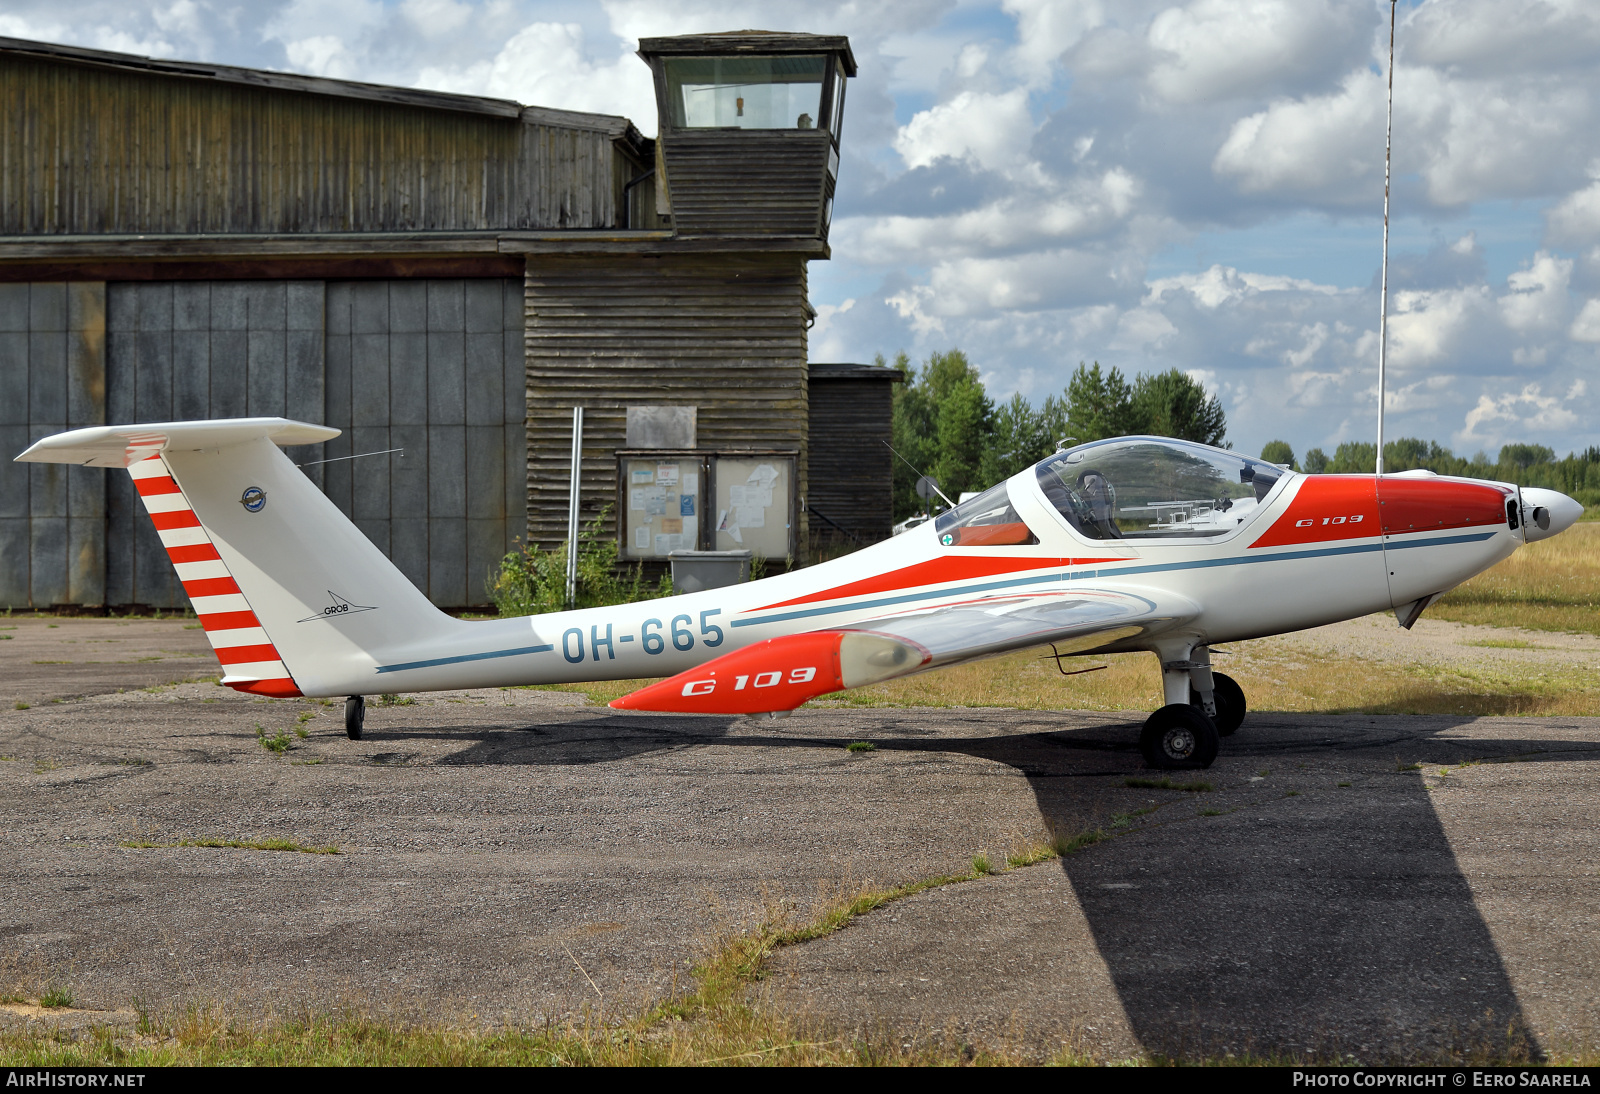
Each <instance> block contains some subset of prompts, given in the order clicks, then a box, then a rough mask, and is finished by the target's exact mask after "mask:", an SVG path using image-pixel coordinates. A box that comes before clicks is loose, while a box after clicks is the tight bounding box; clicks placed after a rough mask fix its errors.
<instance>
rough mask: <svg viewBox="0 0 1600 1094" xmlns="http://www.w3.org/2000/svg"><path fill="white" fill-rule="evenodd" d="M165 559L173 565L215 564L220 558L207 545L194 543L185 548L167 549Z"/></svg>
mask: <svg viewBox="0 0 1600 1094" xmlns="http://www.w3.org/2000/svg"><path fill="white" fill-rule="evenodd" d="M167 557H168V558H170V559H172V561H173V563H174V564H176V563H179V562H216V561H217V560H218V559H220V558H222V556H221V555H219V554H217V549H216V548H215V547H213V546H211V544H209V543H195V544H191V545H190V546H187V547H168V548H167Z"/></svg>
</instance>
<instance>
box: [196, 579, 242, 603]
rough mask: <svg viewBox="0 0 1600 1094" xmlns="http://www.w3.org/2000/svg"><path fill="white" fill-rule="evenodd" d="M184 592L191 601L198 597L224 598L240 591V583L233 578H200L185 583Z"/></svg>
mask: <svg viewBox="0 0 1600 1094" xmlns="http://www.w3.org/2000/svg"><path fill="white" fill-rule="evenodd" d="M183 591H184V592H186V593H188V594H189V597H190V599H193V598H194V597H197V596H222V595H224V594H225V593H236V592H238V591H239V583H238V582H237V581H235V580H233V578H231V577H199V578H195V579H194V580H193V581H185V582H184V583H183Z"/></svg>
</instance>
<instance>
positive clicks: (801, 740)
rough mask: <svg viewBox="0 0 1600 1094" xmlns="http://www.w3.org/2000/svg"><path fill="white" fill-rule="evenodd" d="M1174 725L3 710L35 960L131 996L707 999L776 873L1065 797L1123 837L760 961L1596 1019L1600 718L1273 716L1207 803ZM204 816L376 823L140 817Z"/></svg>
mask: <svg viewBox="0 0 1600 1094" xmlns="http://www.w3.org/2000/svg"><path fill="white" fill-rule="evenodd" d="M93 622H96V623H98V622H99V621H93ZM166 626H168V627H169V629H175V628H177V627H181V624H166ZM63 629H66V628H65V627H63ZM191 633H197V632H191ZM162 641H164V639H163V640H162ZM0 646H3V647H10V646H12V643H0ZM157 648H164V647H161V646H159V645H158V646H157ZM172 648H177V647H175V646H174V647H172ZM10 656H11V650H10V649H0V675H3V674H5V673H6V672H8V671H9V670H10V668H11V662H10V661H8V660H6V659H7V658H9V657H10ZM138 666H139V663H138V662H135V663H134V664H133V665H128V666H124V668H125V669H126V670H127V671H129V672H130V673H133V672H137V671H139V667H138ZM119 671H121V670H119ZM303 714H309V715H311V717H310V718H309V720H307V721H305V722H303V723H302V722H301V720H300V719H301V715H303ZM1137 724H1138V721H1137V719H1134V718H1129V717H1127V716H1124V715H1115V714H1112V715H1106V714H1077V713H1051V712H1019V711H1000V710H989V711H976V710H887V711H886V710H826V711H816V712H805V713H802V714H800V715H797V716H796V717H795V718H793V719H790V720H788V721H783V722H777V723H750V722H744V721H742V720H735V719H726V718H695V717H676V716H656V715H631V714H630V715H624V714H619V713H616V712H612V711H609V710H606V709H605V708H594V707H585V706H583V705H582V700H581V697H579V696H575V695H570V694H566V693H556V692H532V691H509V692H508V691H499V692H481V693H471V694H459V695H457V694H447V695H441V696H434V697H429V698H421V699H420V700H419V701H418V702H416V703H414V704H411V705H405V706H390V707H376V706H375V707H373V708H371V709H370V710H369V714H368V720H367V739H365V740H363V741H361V742H350V741H348V740H346V739H345V737H344V733H343V728H342V717H341V711H340V709H339V708H338V707H337V706H331V705H330V706H326V707H324V706H321V705H319V704H314V703H311V702H307V701H273V700H260V699H254V698H251V697H246V696H239V695H236V694H234V693H232V692H230V691H228V690H226V689H222V688H219V687H216V686H214V685H209V684H185V685H179V686H176V687H173V688H170V689H167V690H163V691H157V692H147V691H140V690H129V691H125V692H123V693H121V694H117V693H115V692H110V693H106V694H101V695H95V696H89V697H87V698H82V699H75V700H70V701H66V702H62V703H55V704H44V705H36V706H33V707H32V708H31V709H27V710H12V709H5V710H0V757H5V759H3V760H0V891H4V892H5V893H6V894H7V897H6V899H5V900H4V901H0V964H9V965H11V966H14V967H15V968H18V969H29V968H32V969H36V970H41V971H42V972H47V973H48V974H49V975H50V976H52V977H54V978H56V979H58V980H62V981H64V982H66V983H68V984H69V986H70V987H71V988H72V989H73V994H74V997H75V1000H76V1005H77V1006H78V1007H81V1008H85V1009H91V1010H93V1009H98V1010H106V1011H109V1010H113V1009H117V1008H122V1007H125V1006H126V1005H127V1004H128V1003H129V1002H130V1001H131V1000H132V999H134V998H139V999H142V1000H144V1001H145V1002H146V1003H150V1004H155V1005H166V1004H177V1003H182V1002H185V1001H190V1000H201V1001H221V1002H223V1003H225V1004H227V1005H229V1006H233V1007H236V1008H241V1009H247V1010H248V1011H249V1012H251V1013H257V1012H260V1011H262V1010H266V1009H275V1008H276V1009H288V1008H293V1007H298V1006H301V1005H306V1004H310V1005H339V1004H340V1003H343V1002H359V1003H367V1004H371V1005H374V1006H379V1007H383V1008H385V1009H395V1010H399V1011H401V1012H403V1013H415V1014H419V1015H428V1016H431V1017H434V1018H436V1019H470V1018H471V1017H472V1016H474V1015H476V1016H478V1018H479V1019H480V1020H489V1019H498V1018H501V1017H504V1018H509V1019H512V1020H516V1021H537V1020H539V1019H540V1018H541V1017H543V1016H546V1015H551V1014H563V1013H570V1012H572V1011H574V1010H575V1009H577V1008H580V1007H582V1006H583V1005H584V1004H585V1003H586V1002H587V1003H595V1002H600V1003H603V1004H605V1005H607V1006H613V1005H616V1006H626V1005H630V1004H633V1003H637V1002H640V1001H643V1000H644V999H646V998H649V997H651V996H654V995H656V994H658V993H660V992H663V991H667V990H670V988H671V986H672V985H673V983H674V982H675V981H681V980H682V979H683V977H684V975H685V973H686V969H687V964H688V963H689V962H690V961H692V960H693V958H695V957H696V956H697V955H698V954H699V953H702V952H704V949H705V947H706V946H708V945H709V944H710V942H711V940H712V939H713V937H714V936H715V935H716V934H717V933H718V932H720V931H725V930H728V929H731V928H732V927H736V926H737V925H738V924H740V923H748V922H751V921H753V920H754V919H755V918H756V917H758V916H760V915H761V914H762V910H763V909H764V908H765V907H767V906H769V905H770V904H772V903H774V902H778V901H783V900H791V901H796V902H799V903H801V904H802V905H804V904H807V903H809V902H811V901H812V900H814V899H815V898H816V897H817V895H818V893H819V892H821V891H824V890H836V889H837V888H839V887H848V886H852V885H855V884H859V883H861V882H864V881H869V880H871V881H876V882H883V883H893V882H900V881H909V880H913V879H916V878H920V877H927V876H931V875H937V874H943V873H948V872H953V871H959V870H961V869H963V868H964V867H965V866H966V865H967V864H968V863H969V862H970V858H971V856H972V855H973V853H975V852H977V851H985V852H987V853H989V854H990V856H991V857H993V858H996V859H999V858H1001V857H1002V856H1003V854H1004V852H1005V851H1006V850H1007V849H1008V848H1009V847H1011V846H1013V845H1014V844H1015V843H1017V842H1019V841H1021V840H1023V839H1026V838H1028V837H1031V836H1033V835H1035V834H1037V833H1038V832H1039V831H1040V830H1041V829H1042V828H1043V827H1044V826H1046V825H1047V824H1048V825H1053V826H1055V827H1056V828H1057V829H1058V830H1060V831H1068V832H1070V831H1077V830H1081V829H1084V828H1092V827H1099V828H1103V829H1105V830H1106V831H1107V832H1108V833H1109V834H1111V835H1113V836H1114V838H1112V839H1109V840H1106V841H1105V842H1102V843H1099V844H1096V845H1094V846H1092V847H1089V848H1087V849H1086V850H1084V851H1081V852H1079V853H1077V854H1075V855H1072V856H1070V857H1068V858H1067V859H1065V860H1062V861H1061V862H1057V863H1048V864H1043V865H1040V866H1036V867H1031V868H1026V869H1020V870H1016V871H1013V872H1010V873H1007V874H1004V875H1002V876H999V877H994V878H989V879H986V880H983V881H980V882H974V883H971V884H965V885H959V886H949V887H946V888H945V889H943V890H939V891H933V892H929V893H925V894H923V895H921V896H918V897H915V898H911V899H909V900H906V901H903V902H901V903H898V904H895V905H893V906H890V907H888V908H885V909H883V910H882V911H881V912H879V913H875V914H874V915H871V916H868V917H865V918H864V919H862V920H860V921H858V923H857V924H856V925H854V926H852V927H850V928H849V929H847V930H845V931H843V932H841V933H839V934H837V935H834V936H832V937H830V938H828V939H824V940H821V941H819V942H815V943H811V944H808V945H806V946H804V947H798V948H795V949H792V950H788V951H784V952H783V953H782V954H781V955H780V957H779V959H778V961H777V964H776V968H775V972H774V975H773V976H772V977H771V978H770V979H769V980H768V981H767V982H766V984H764V985H763V986H762V987H761V988H760V989H759V990H760V991H761V992H763V993H768V994H770V995H771V997H772V998H773V999H774V1000H775V1001H777V1002H780V1003H781V1004H783V1005H786V1006H792V1007H796V1008H799V1009H802V1010H805V1011H808V1012H811V1013H814V1014H816V1015H818V1016H821V1017H825V1018H826V1019H828V1020H830V1021H834V1022H838V1023H840V1024H842V1025H844V1026H847V1027H857V1028H875V1029H890V1030H894V1031H896V1032H901V1033H905V1034H907V1035H911V1034H914V1033H916V1032H917V1031H918V1030H922V1031H931V1030H940V1031H942V1032H955V1031H958V1032H960V1033H961V1034H963V1035H965V1036H970V1037H973V1038H978V1039H983V1040H989V1041H1000V1040H1011V1041H1013V1042H1014V1043H1017V1044H1023V1045H1026V1046H1029V1047H1031V1048H1032V1049H1033V1050H1035V1051H1038V1052H1040V1053H1044V1052H1048V1051H1049V1050H1050V1049H1051V1048H1052V1047H1053V1046H1056V1045H1059V1044H1061V1043H1063V1042H1068V1043H1073V1044H1076V1045H1080V1046H1081V1047H1084V1048H1087V1049H1090V1050H1092V1051H1094V1052H1095V1053H1096V1054H1099V1055H1104V1056H1108V1057H1118V1056H1126V1055H1131V1054H1134V1053H1136V1052H1140V1051H1151V1052H1169V1053H1181V1054H1187V1053H1191V1052H1206V1053H1226V1052H1230V1051H1231V1052H1235V1053H1238V1052H1245V1051H1255V1052H1277V1051H1297V1052H1303V1051H1311V1052H1316V1053H1319V1054H1326V1055H1332V1054H1336V1053H1352V1054H1356V1055H1358V1056H1360V1057H1361V1058H1363V1059H1375V1058H1380V1057H1403V1058H1408V1059H1420V1058H1432V1057H1435V1056H1440V1055H1446V1054H1456V1055H1471V1054H1474V1053H1480V1054H1490V1053H1503V1052H1506V1051H1517V1050H1519V1049H1520V1048H1521V1047H1523V1046H1527V1047H1529V1048H1530V1049H1531V1050H1532V1051H1535V1052H1538V1051H1565V1050H1569V1049H1577V1048H1589V1049H1593V1048H1594V1047H1595V1046H1596V1044H1597V1040H1600V1038H1597V1033H1596V1031H1597V1029H1600V1015H1597V1014H1596V1004H1595V1002H1594V1000H1595V998H1596V995H1597V993H1596V990H1595V989H1596V987H1597V984H1600V944H1597V942H1596V935H1595V933H1594V931H1593V930H1592V924H1593V923H1594V922H1595V919H1596V916H1597V914H1600V907H1597V905H1600V893H1597V886H1596V883H1595V877H1596V868H1597V862H1600V855H1597V847H1596V844H1595V837H1594V836H1593V835H1592V833H1594V832H1595V831H1596V824H1595V821H1596V820H1597V819H1600V818H1597V817H1596V816H1595V814H1596V801H1597V797H1596V794H1595V785H1594V784H1595V779H1596V777H1597V773H1600V767H1597V766H1596V765H1597V764H1600V719H1588V718H1584V719H1507V718H1485V719H1475V720H1474V719H1465V720H1463V719H1452V718H1446V717H1429V718H1420V717H1371V716H1359V717H1331V716H1312V715H1293V716H1288V715H1262V716H1252V717H1251V719H1250V720H1249V721H1248V722H1247V723H1246V726H1245V728H1244V729H1242V730H1241V731H1240V733H1239V734H1238V735H1236V736H1235V737H1233V738H1231V739H1229V740H1228V741H1226V742H1225V744H1224V749H1223V755H1222V757H1221V759H1219V761H1218V763H1217V764H1216V766H1215V767H1213V768H1212V769H1211V770H1210V771H1209V772H1206V773H1204V774H1203V775H1202V776H1201V777H1202V778H1204V779H1205V780H1207V781H1208V782H1210V783H1211V784H1212V786H1213V788H1214V789H1212V790H1211V791H1209V792H1201V793H1184V792H1178V791H1170V790H1155V789H1149V788H1142V787H1129V786H1127V785H1125V780H1126V779H1127V778H1129V777H1134V778H1139V777H1147V776H1148V775H1149V774H1150V773H1149V772H1146V771H1144V770H1143V769H1142V767H1141V764H1140V761H1139V758H1138V753H1137V750H1136V747H1135V742H1136V737H1137ZM258 726H259V727H260V729H261V731H264V732H266V733H267V734H269V735H277V734H278V733H280V732H282V733H287V734H288V735H289V737H290V738H291V740H292V743H293V747H292V748H291V749H290V750H289V751H288V752H286V753H284V754H282V755H278V754H274V753H272V752H269V751H268V750H266V749H264V748H263V747H262V746H261V744H260V743H259V739H258V729H257V727H258ZM296 726H299V727H300V728H302V729H304V730H305V731H306V733H307V734H308V735H307V737H305V738H303V739H302V738H300V737H298V736H296V735H295V728H296ZM856 739H870V740H873V741H874V742H876V744H877V750H876V751H874V752H870V753H864V754H850V753H847V752H845V751H844V749H843V745H844V744H846V743H847V742H849V741H851V740H856ZM1473 758H1479V759H1494V760H1511V759H1516V760H1520V761H1521V762H1506V763H1493V764H1490V763H1484V764H1479V765H1475V766H1466V767H1461V766H1459V765H1460V763H1461V762H1462V761H1463V760H1470V759H1473ZM1418 762H1420V763H1422V764H1423V765H1424V766H1423V767H1422V769H1420V770H1416V769H1408V770H1400V768H1401V767H1406V768H1410V765H1412V764H1413V763H1418ZM1444 767H1448V768H1449V773H1448V774H1440V773H1439V772H1440V770H1441V768H1444ZM1346 783H1347V784H1349V785H1341V784H1346ZM1152 807H1153V811H1152V812H1147V813H1143V814H1142V815H1137V816H1136V815H1134V814H1136V813H1138V812H1139V811H1140V810H1145V809H1151V808H1152ZM203 837H218V838H224V839H234V840H259V839H264V838H287V839H292V840H295V841H298V842H299V843H302V844H306V845H320V844H337V845H338V846H339V847H340V849H341V851H342V852H343V853H341V854H339V855H336V856H335V855H311V854H296V853H286V852H267V851H254V850H246V849H229V848H202V847H161V848H152V849H136V848H130V847H125V846H122V844H124V843H127V842H137V841H147V842H153V843H161V844H170V843H175V842H178V841H181V840H185V839H191V840H192V839H197V838H203Z"/></svg>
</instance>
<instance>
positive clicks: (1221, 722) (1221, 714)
mask: <svg viewBox="0 0 1600 1094" xmlns="http://www.w3.org/2000/svg"><path fill="white" fill-rule="evenodd" d="M1211 701H1212V702H1214V703H1215V704H1216V705H1217V716H1216V717H1215V718H1213V719H1212V721H1214V722H1216V723H1217V734H1218V736H1222V737H1231V736H1232V735H1233V731H1234V730H1236V729H1238V728H1239V725H1240V723H1241V722H1243V721H1244V715H1245V711H1246V709H1248V708H1247V707H1246V704H1245V701H1244V689H1243V688H1241V687H1240V686H1239V684H1238V682H1237V681H1235V680H1234V678H1233V677H1231V676H1224V675H1223V674H1222V673H1220V672H1213V673H1212V674H1211ZM1190 702H1191V703H1193V704H1194V707H1195V709H1196V710H1198V709H1199V708H1200V696H1199V695H1195V696H1194V698H1193V699H1191V700H1190Z"/></svg>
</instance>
